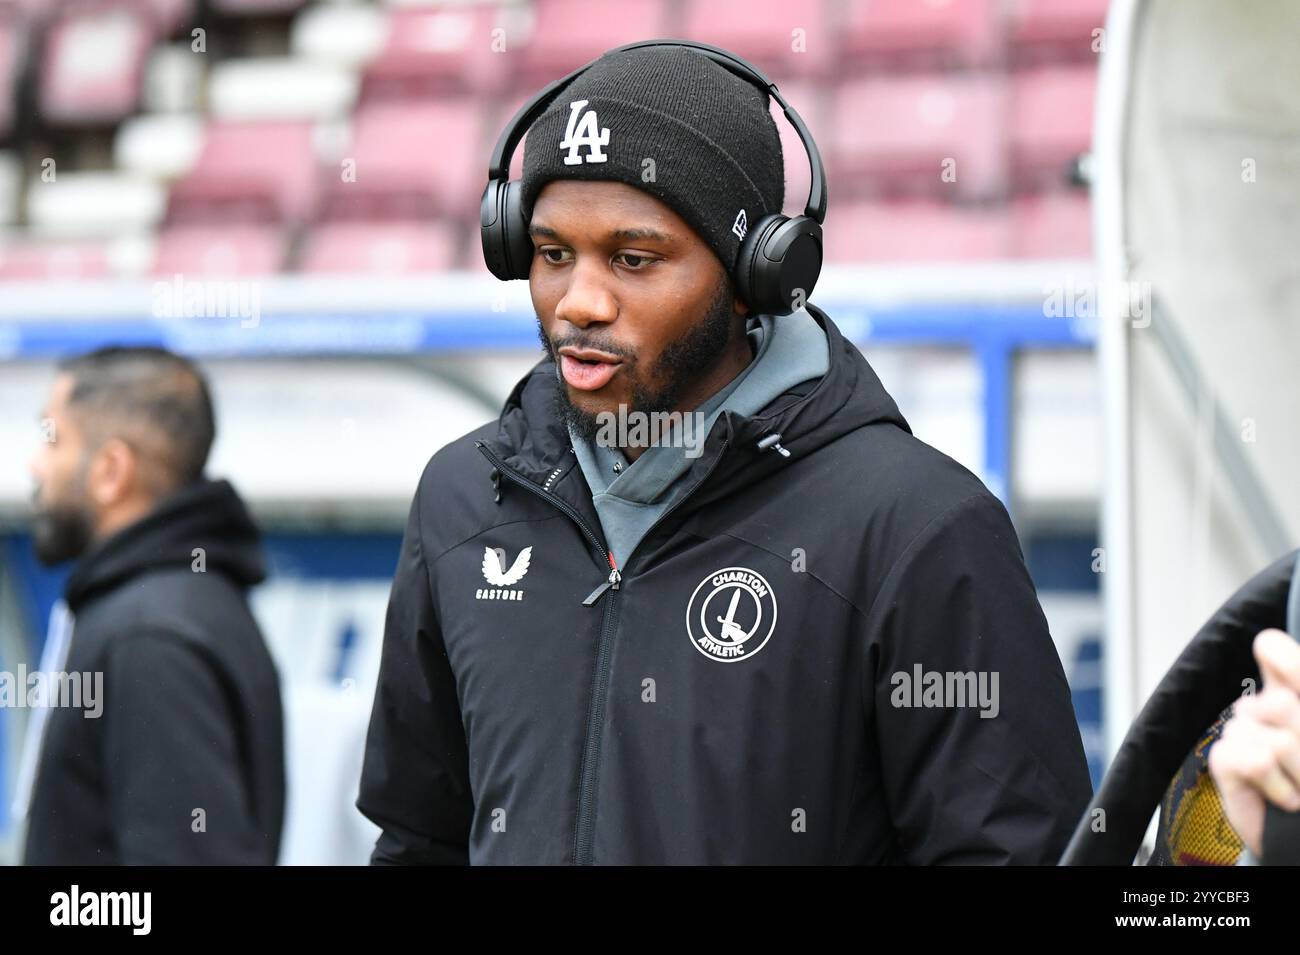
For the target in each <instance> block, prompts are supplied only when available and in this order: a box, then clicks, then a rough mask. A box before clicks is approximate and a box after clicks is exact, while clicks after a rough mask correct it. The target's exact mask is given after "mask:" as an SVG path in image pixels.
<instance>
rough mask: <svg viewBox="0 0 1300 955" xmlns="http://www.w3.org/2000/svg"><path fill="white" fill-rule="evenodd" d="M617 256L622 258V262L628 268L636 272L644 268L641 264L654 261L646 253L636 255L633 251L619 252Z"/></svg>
mask: <svg viewBox="0 0 1300 955" xmlns="http://www.w3.org/2000/svg"><path fill="white" fill-rule="evenodd" d="M618 257H619V258H620V259H622V260H623V263H624V264H625V265H626V266H627V267H628V268H629V269H632V270H633V271H636V272H640V271H643V270H644V269H643V264H648V263H650V262H653V261H654V260H653V259H651V258H650V256H648V255H637V254H636V253H635V252H620V253H619V254H618Z"/></svg>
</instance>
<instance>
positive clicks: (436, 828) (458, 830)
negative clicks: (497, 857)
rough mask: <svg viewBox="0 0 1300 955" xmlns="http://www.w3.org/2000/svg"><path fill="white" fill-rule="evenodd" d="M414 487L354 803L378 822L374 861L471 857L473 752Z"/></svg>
mask: <svg viewBox="0 0 1300 955" xmlns="http://www.w3.org/2000/svg"><path fill="white" fill-rule="evenodd" d="M423 487H424V484H423V482H421V491H417V492H416V496H415V500H414V502H413V503H412V505H411V514H410V519H409V520H408V522H407V527H406V534H405V536H404V537H403V540H402V553H401V556H400V558H399V560H398V565H397V572H396V574H395V575H394V577H393V589H392V592H391V593H390V595H389V599H388V615H387V618H386V621H385V624H384V647H383V654H382V656H381V659H380V665H379V682H378V685H377V687H376V689H375V702H374V707H373V709H372V710H371V714H370V728H369V730H368V732H367V734H366V755H365V763H364V765H363V766H362V770H361V792H360V796H359V798H358V799H357V808H358V809H360V810H361V812H362V813H364V814H365V816H366V817H367V818H369V819H370V820H371V821H372V822H374V823H375V824H376V825H377V826H379V827H380V829H381V830H382V832H381V833H380V835H379V839H378V841H377V842H376V844H375V849H374V852H373V853H372V854H371V857H370V862H371V864H372V865H466V864H468V862H469V834H470V825H471V822H472V820H473V815H474V803H473V798H472V795H471V791H470V785H469V756H468V750H467V746H466V740H465V730H464V725H463V723H462V721H461V714H460V706H459V703H458V701H457V696H456V678H455V675H454V674H453V673H452V669H451V664H450V663H449V661H448V659H447V651H446V649H445V647H444V646H443V641H442V633H441V629H440V627H439V623H438V619H437V613H436V611H435V609H434V606H433V600H432V591H431V587H432V580H431V578H430V573H429V567H428V565H427V563H426V561H425V555H424V549H423V541H422V538H421V529H420V495H421V493H422V490H423Z"/></svg>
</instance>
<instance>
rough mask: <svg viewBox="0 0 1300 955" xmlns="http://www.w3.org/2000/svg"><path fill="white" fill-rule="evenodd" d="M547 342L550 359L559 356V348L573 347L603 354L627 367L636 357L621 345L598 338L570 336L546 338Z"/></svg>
mask: <svg viewBox="0 0 1300 955" xmlns="http://www.w3.org/2000/svg"><path fill="white" fill-rule="evenodd" d="M547 342H548V343H549V346H550V348H549V351H550V353H551V357H552V358H554V357H555V356H556V355H558V354H559V352H560V349H561V348H569V347H573V348H589V349H591V350H592V351H600V352H604V353H605V354H607V355H613V356H614V357H616V358H621V359H622V360H623V361H625V362H627V363H628V364H629V365H630V364H632V363H633V362H635V361H636V355H635V354H634V353H633V352H632V351H631V350H630V349H628V348H624V347H623V346H622V345H618V344H616V343H614V342H610V341H603V340H601V339H599V338H578V337H577V336H574V335H570V336H568V337H567V338H556V339H551V338H548V339H547Z"/></svg>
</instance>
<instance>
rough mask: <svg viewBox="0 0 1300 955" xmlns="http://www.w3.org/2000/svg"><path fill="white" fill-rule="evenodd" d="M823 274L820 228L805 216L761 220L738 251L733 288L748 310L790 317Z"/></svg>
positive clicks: (804, 301)
mask: <svg viewBox="0 0 1300 955" xmlns="http://www.w3.org/2000/svg"><path fill="white" fill-rule="evenodd" d="M821 269H822V227H821V225H820V224H819V223H818V222H817V220H816V219H812V218H809V217H808V216H795V217H794V218H789V217H787V216H784V215H780V214H773V215H768V216H764V217H763V218H762V219H761V220H759V223H758V225H757V226H756V227H755V228H754V229H752V230H751V231H750V233H749V235H748V236H747V237H746V239H745V241H744V243H743V244H742V245H741V247H740V255H739V256H738V258H737V262H736V286H737V289H738V291H739V292H740V296H741V298H743V299H744V300H745V301H746V303H748V305H749V307H750V308H751V309H752V310H754V311H756V312H759V313H762V314H767V315H789V314H790V313H791V312H793V311H794V310H795V309H796V308H802V307H803V305H804V304H805V303H806V302H807V301H808V298H809V296H811V295H812V291H813V286H815V285H816V284H817V277H818V276H819V275H820V274H821Z"/></svg>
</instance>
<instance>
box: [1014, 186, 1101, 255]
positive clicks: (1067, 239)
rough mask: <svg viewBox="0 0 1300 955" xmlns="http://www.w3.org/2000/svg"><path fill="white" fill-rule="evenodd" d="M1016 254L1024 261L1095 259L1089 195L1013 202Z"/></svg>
mask: <svg viewBox="0 0 1300 955" xmlns="http://www.w3.org/2000/svg"><path fill="white" fill-rule="evenodd" d="M1012 219H1013V222H1014V225H1015V234H1014V239H1013V252H1014V254H1015V255H1017V256H1019V257H1022V258H1049V259H1073V258H1091V257H1092V220H1091V217H1090V215H1089V202H1088V196H1087V194H1086V193H1084V192H1081V191H1074V192H1054V193H1046V194H1043V195H1033V196H1021V197H1020V198H1018V199H1016V200H1015V202H1014V203H1012Z"/></svg>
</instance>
